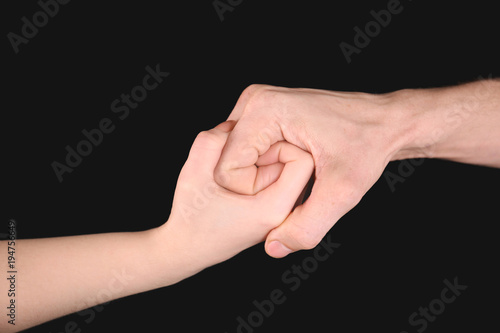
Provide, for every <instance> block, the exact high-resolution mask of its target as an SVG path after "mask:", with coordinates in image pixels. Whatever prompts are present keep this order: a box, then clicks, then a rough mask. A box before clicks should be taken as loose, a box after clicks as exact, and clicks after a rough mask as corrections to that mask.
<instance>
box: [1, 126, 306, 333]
mask: <svg viewBox="0 0 500 333" xmlns="http://www.w3.org/2000/svg"><path fill="white" fill-rule="evenodd" d="M234 124H235V122H233V121H229V122H224V123H222V124H220V125H219V126H217V127H216V128H215V129H212V130H210V131H206V132H202V133H200V134H199V135H198V137H197V138H196V140H195V142H194V143H193V146H192V148H191V151H190V153H189V157H188V160H187V161H186V163H185V165H184V167H183V168H182V171H181V173H180V175H179V179H178V182H177V187H176V190H175V195H174V201H173V205H172V211H171V214H170V217H169V219H168V221H167V222H166V223H165V224H163V225H162V226H160V227H158V228H155V229H151V230H147V231H142V232H129V233H107V234H97V235H82V236H73V237H58V238H46V239H26V240H16V244H15V248H16V269H17V272H18V273H17V276H16V279H17V280H16V284H17V292H18V295H16V303H15V304H16V313H17V317H16V321H15V325H12V324H9V323H8V322H7V320H8V319H9V318H4V319H2V320H1V321H0V331H1V332H17V331H19V330H23V329H26V328H29V327H32V326H35V325H38V324H41V323H43V322H46V321H48V320H51V319H54V318H57V317H60V316H63V315H66V314H69V313H73V312H76V311H80V310H83V309H86V308H89V307H92V306H95V305H97V304H100V303H103V302H108V301H110V300H113V299H117V298H121V297H125V296H128V295H132V294H136V293H140V292H144V291H148V290H152V289H156V288H161V287H164V286H168V285H171V284H174V283H176V282H178V281H180V280H182V279H185V278H187V277H189V276H191V275H194V274H196V273H198V272H200V271H201V270H203V269H205V268H206V267H209V266H211V265H214V264H217V263H220V262H222V261H224V260H227V259H229V258H231V257H232V256H234V255H236V254H237V253H239V252H241V251H243V250H245V249H246V248H248V247H250V246H253V245H255V244H257V243H259V242H262V241H264V239H265V238H266V235H267V234H268V233H269V231H270V230H271V229H273V228H276V227H277V226H278V225H279V224H280V223H282V221H283V220H284V219H285V218H286V217H287V216H288V214H289V213H290V211H292V209H293V207H294V205H295V204H296V201H297V200H298V199H300V196H301V194H302V192H303V189H304V187H305V186H306V184H307V182H308V180H309V179H310V177H311V174H312V172H313V168H314V165H313V161H312V157H311V156H310V154H308V153H307V152H305V151H303V150H301V149H299V148H297V147H295V146H293V145H291V144H289V143H286V142H278V143H276V144H275V145H273V146H272V147H271V148H270V149H269V150H268V151H267V153H266V154H263V155H262V156H261V157H260V158H259V159H258V161H257V165H258V166H259V172H258V173H256V174H254V175H253V177H249V178H247V179H246V180H245V182H247V183H248V184H252V186H253V185H255V186H256V187H257V188H258V189H263V190H262V191H260V192H259V193H258V194H257V195H254V196H247V195H241V194H236V193H233V192H230V191H228V190H226V189H224V188H223V187H221V186H219V185H217V184H216V183H215V181H214V178H213V174H214V168H215V165H216V164H217V161H218V160H219V157H220V154H221V151H222V148H223V146H224V144H225V142H226V139H227V137H228V135H229V132H230V131H231V130H232V128H233V127H234ZM243 183H244V182H243ZM0 248H4V249H5V250H6V249H7V241H2V242H0ZM4 257H5V256H4ZM0 260H2V262H1V266H2V267H3V268H4V269H6V268H7V258H2V259H0ZM6 270H7V269H6ZM8 289H9V281H8V280H6V279H1V280H0V290H8ZM0 301H1V304H3V305H5V304H9V302H10V298H7V293H2V296H0ZM4 309H5V308H4ZM4 316H5V315H4Z"/></svg>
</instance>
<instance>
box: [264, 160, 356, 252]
mask: <svg viewBox="0 0 500 333" xmlns="http://www.w3.org/2000/svg"><path fill="white" fill-rule="evenodd" d="M361 197H362V193H361V191H360V190H359V188H358V187H357V186H356V184H355V182H353V181H350V180H349V178H348V177H345V176H344V175H342V172H340V170H338V169H334V168H328V167H325V168H323V169H322V171H321V172H317V174H316V181H315V183H314V186H313V188H312V191H311V195H310V196H309V198H308V199H307V201H306V202H305V203H304V204H302V205H300V206H298V207H296V208H295V209H294V211H293V212H292V213H291V214H290V215H289V216H288V217H287V218H286V220H285V221H283V223H281V224H280V225H279V226H278V227H276V228H274V229H273V230H271V232H270V233H269V234H268V236H267V239H266V244H265V248H266V252H267V253H268V254H269V255H270V256H271V257H275V258H282V257H285V256H286V255H288V254H289V253H291V252H295V251H298V250H305V249H312V248H314V247H315V246H316V245H318V244H319V242H320V241H321V240H322V239H323V237H324V236H325V235H326V233H327V232H328V231H329V230H330V229H331V228H332V227H333V225H334V224H335V223H336V222H337V221H338V220H339V219H340V218H341V217H342V216H343V215H345V214H346V213H347V212H348V211H349V210H351V208H353V207H354V206H355V205H356V204H357V203H358V202H359V200H360V199H361Z"/></svg>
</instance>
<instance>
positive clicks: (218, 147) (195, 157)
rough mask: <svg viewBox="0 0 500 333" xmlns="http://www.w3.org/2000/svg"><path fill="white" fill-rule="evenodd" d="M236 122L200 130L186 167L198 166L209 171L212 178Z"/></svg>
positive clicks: (199, 168) (230, 121)
mask: <svg viewBox="0 0 500 333" xmlns="http://www.w3.org/2000/svg"><path fill="white" fill-rule="evenodd" d="M235 125H236V122H235V121H233V120H229V121H225V122H223V123H221V124H219V125H217V126H216V127H214V128H213V129H210V130H208V131H203V132H200V133H199V134H198V135H197V136H196V139H195V140H194V142H193V144H192V146H191V150H190V151H189V156H188V159H187V161H186V163H185V167H187V166H188V165H189V167H190V168H197V169H198V170H200V171H202V170H203V171H204V172H209V173H210V178H212V176H213V170H214V168H215V165H216V164H217V162H218V160H219V157H220V154H221V151H222V148H223V147H224V144H225V143H226V140H227V137H228V135H229V133H230V131H231V130H232V129H233V128H234V126H235Z"/></svg>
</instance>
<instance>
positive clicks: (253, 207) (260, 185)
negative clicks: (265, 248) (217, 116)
mask: <svg viewBox="0 0 500 333" xmlns="http://www.w3.org/2000/svg"><path fill="white" fill-rule="evenodd" d="M234 125H235V121H227V122H224V123H222V124H220V125H219V126H217V127H215V128H214V129H211V130H209V131H205V132H201V133H200V134H199V135H198V137H197V138H196V140H195V141H194V143H193V145H192V148H191V151H190V153H189V157H188V159H187V161H186V163H185V165H184V167H183V168H182V171H181V173H180V175H179V179H178V182H177V187H176V190H175V195H174V202H173V205H172V212H171V215H170V218H169V221H168V222H167V223H166V224H164V225H163V226H162V227H161V228H163V229H165V230H168V231H169V232H170V233H171V235H173V234H175V235H176V238H177V240H176V241H177V242H178V243H179V248H182V249H184V250H183V251H185V252H186V255H188V256H189V257H190V258H192V259H193V262H195V263H197V264H196V265H197V267H200V268H204V267H207V266H210V265H213V264H216V263H218V262H221V261H224V260H226V259H228V258H230V257H232V256H234V255H236V254H237V253H239V252H240V251H242V250H244V249H246V248H248V247H250V246H253V245H255V244H257V243H259V242H262V241H263V240H264V239H265V238H266V236H267V234H268V233H269V231H270V230H272V229H273V228H276V227H277V226H279V225H280V224H281V223H282V222H283V221H284V220H285V219H286V217H287V216H288V215H289V214H290V212H291V211H292V209H293V207H294V205H295V203H296V201H297V198H298V197H299V196H300V194H301V192H302V191H303V189H304V187H305V186H306V184H307V182H308V181H309V179H310V177H311V174H312V171H313V168H314V165H313V160H312V157H311V155H310V154H309V153H307V152H305V151H303V150H301V149H300V148H297V147H295V146H293V145H291V144H290V143H287V142H284V141H281V142H276V143H274V144H272V145H271V146H270V147H269V149H268V150H267V151H266V152H265V153H264V154H262V155H261V156H259V158H257V159H256V160H255V165H254V168H253V172H247V173H245V174H242V175H231V176H228V177H237V178H238V180H237V181H238V183H239V184H241V185H242V186H244V187H246V188H252V189H254V190H255V191H256V192H258V193H257V194H255V195H245V194H237V193H234V192H232V191H229V190H227V189H225V188H223V187H222V186H220V185H218V184H217V183H216V182H215V180H214V169H215V166H216V165H217V162H218V161H219V158H220V155H221V152H222V148H223V147H224V145H225V143H226V140H227V137H228V136H229V133H230V131H231V130H232V129H233V127H234ZM228 181H230V179H228Z"/></svg>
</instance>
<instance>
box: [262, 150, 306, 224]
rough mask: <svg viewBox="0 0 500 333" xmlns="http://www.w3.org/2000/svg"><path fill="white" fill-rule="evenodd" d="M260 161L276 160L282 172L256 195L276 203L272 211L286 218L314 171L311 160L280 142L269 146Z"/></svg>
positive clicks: (302, 151) (303, 153) (300, 151)
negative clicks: (267, 197)
mask: <svg viewBox="0 0 500 333" xmlns="http://www.w3.org/2000/svg"><path fill="white" fill-rule="evenodd" d="M262 159H263V160H268V161H275V160H276V161H277V162H278V163H280V164H282V165H283V170H282V171H281V173H280V175H279V177H278V178H277V180H276V181H275V182H274V183H272V184H270V185H268V188H266V190H265V191H263V192H260V193H258V194H257V195H266V196H269V197H270V198H273V202H276V203H277V204H275V207H273V211H277V212H278V213H279V214H280V216H287V215H288V214H289V213H290V211H291V210H292V209H293V207H294V205H295V202H296V201H297V199H298V198H299V197H300V195H301V193H302V192H303V190H304V188H305V187H306V185H307V183H308V182H309V179H310V178H311V174H312V173H313V170H314V161H313V158H312V156H311V155H310V154H309V153H308V152H306V151H304V150H302V149H300V148H298V147H296V146H294V145H292V144H290V143H288V142H286V141H280V142H278V143H276V144H274V145H273V146H271V148H270V149H269V151H268V152H266V154H265V155H263V156H262Z"/></svg>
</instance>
